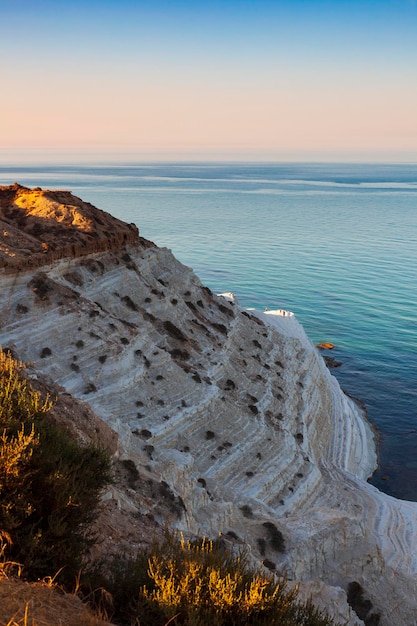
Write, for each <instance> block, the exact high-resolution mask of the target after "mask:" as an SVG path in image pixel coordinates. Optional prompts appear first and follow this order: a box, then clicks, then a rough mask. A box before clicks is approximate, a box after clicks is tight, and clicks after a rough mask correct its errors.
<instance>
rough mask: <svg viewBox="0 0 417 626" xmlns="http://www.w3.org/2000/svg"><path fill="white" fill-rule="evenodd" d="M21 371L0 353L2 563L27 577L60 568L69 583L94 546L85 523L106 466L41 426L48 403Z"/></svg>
mask: <svg viewBox="0 0 417 626" xmlns="http://www.w3.org/2000/svg"><path fill="white" fill-rule="evenodd" d="M23 370H24V367H23V364H20V363H17V362H16V361H15V360H14V359H13V358H12V357H11V356H10V355H6V354H5V353H4V352H3V351H1V349H0V427H1V432H0V496H1V497H0V532H2V533H7V534H8V535H10V537H11V541H12V544H11V547H10V549H9V556H10V558H11V559H14V560H16V561H18V562H20V563H22V564H23V566H24V569H25V573H26V576H27V577H29V578H38V577H43V576H51V575H54V574H55V573H56V572H57V571H58V570H59V569H60V568H64V571H63V578H64V579H65V578H66V579H70V578H71V579H72V578H73V577H74V576H75V575H76V574H77V572H78V570H79V568H80V565H81V563H82V559H83V555H84V553H85V551H86V549H87V548H88V547H89V546H90V545H91V544H92V543H93V541H94V537H93V536H92V535H91V533H90V532H89V530H88V524H89V522H91V521H92V520H93V518H94V514H95V509H96V506H97V504H98V502H99V498H100V492H101V489H102V487H103V486H104V485H105V484H106V483H108V482H109V481H110V460H109V457H108V455H107V454H106V453H104V452H103V451H102V450H100V449H98V448H97V447H95V446H92V445H89V446H86V447H80V446H79V445H78V443H76V442H75V441H74V440H73V439H71V437H70V435H69V434H68V433H67V432H66V431H65V430H64V429H63V428H62V427H59V426H57V425H56V424H54V423H53V422H52V420H51V419H50V418H49V419H48V417H49V416H48V413H49V411H50V409H51V408H52V403H51V401H50V399H49V398H46V399H42V397H41V395H40V393H39V392H37V391H34V390H33V388H32V387H31V385H30V383H29V382H28V381H27V380H26V379H25V377H24V373H23Z"/></svg>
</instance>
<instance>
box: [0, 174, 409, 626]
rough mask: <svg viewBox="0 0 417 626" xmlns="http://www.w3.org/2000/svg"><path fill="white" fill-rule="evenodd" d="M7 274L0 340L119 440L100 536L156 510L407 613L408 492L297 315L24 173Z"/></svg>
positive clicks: (374, 609)
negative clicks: (217, 279)
mask: <svg viewBox="0 0 417 626" xmlns="http://www.w3.org/2000/svg"><path fill="white" fill-rule="evenodd" d="M0 290H1V300H0V344H1V345H2V346H3V349H5V348H8V349H9V350H11V351H12V353H13V354H14V355H15V356H16V357H18V358H19V359H21V360H23V361H25V362H26V363H28V364H29V372H30V374H31V376H32V379H33V381H34V384H36V385H37V387H38V388H42V389H45V390H49V392H50V393H52V395H53V397H55V398H56V399H57V402H56V405H55V416H56V419H63V420H65V423H66V424H67V425H68V426H69V427H70V428H71V429H72V430H73V432H74V433H75V434H76V436H77V437H79V438H80V439H82V440H95V441H99V442H100V443H101V444H102V445H103V446H105V447H106V448H107V449H108V450H109V451H110V453H111V454H112V457H113V460H114V467H115V474H116V482H115V484H114V485H112V486H111V488H109V490H108V491H107V492H106V493H105V494H104V495H103V502H102V511H101V514H100V515H101V517H100V519H99V520H98V522H97V523H98V524H99V527H100V530H101V536H102V543H101V545H100V546H99V548H100V549H101V550H106V551H111V550H118V549H121V548H123V549H126V548H131V549H134V548H135V547H137V546H138V545H141V544H143V543H144V542H146V541H149V540H150V539H151V538H152V536H153V534H154V533H158V529H160V528H161V527H163V525H164V524H165V523H168V524H169V525H171V526H172V527H175V528H178V529H181V530H184V531H185V532H187V533H192V534H195V535H203V534H204V535H207V536H210V537H217V536H218V534H219V533H221V534H222V535H223V537H224V540H225V541H226V542H228V543H230V545H231V546H233V545H234V544H238V545H240V544H242V543H245V544H247V545H248V546H249V548H250V551H251V555H252V557H253V559H254V560H255V561H256V562H258V563H263V564H264V566H265V567H267V568H268V569H269V570H270V571H271V572H278V573H284V572H285V573H286V574H287V576H288V578H289V579H292V580H294V581H300V582H301V583H302V584H301V589H302V593H303V594H305V595H309V594H312V595H313V597H314V600H315V602H317V603H318V604H320V603H321V605H322V606H325V607H326V608H327V609H328V610H329V611H330V613H331V614H332V615H333V616H334V617H335V618H336V619H339V620H340V621H341V623H343V624H349V625H350V626H354V625H359V624H363V623H365V624H368V625H371V624H378V623H379V624H381V626H399V625H407V626H411V625H412V624H416V623H417V593H416V592H417V553H416V546H417V505H416V504H414V503H409V502H403V501H398V500H395V499H394V498H391V497H389V496H387V495H385V494H382V493H380V492H379V491H378V490H377V489H376V488H374V487H373V486H371V485H369V484H368V483H367V482H366V480H367V478H368V477H369V476H370V475H371V474H372V472H373V471H374V469H375V467H376V463H377V459H376V451H375V441H374V435H373V432H372V429H371V427H370V425H369V424H368V422H367V420H366V416H365V414H364V412H363V410H362V408H361V407H360V406H359V405H358V404H357V403H355V401H354V400H352V399H351V398H349V397H348V396H346V395H345V394H344V393H343V392H342V391H341V389H340V387H339V385H338V383H337V381H336V379H335V378H334V377H333V376H332V375H331V374H330V372H329V369H328V368H327V367H326V364H325V362H324V360H323V358H322V356H321V354H320V353H319V351H318V349H316V348H315V347H314V346H313V345H312V344H311V342H310V341H309V339H308V338H307V336H306V334H305V332H304V330H303V328H302V327H301V325H300V324H299V323H298V322H297V320H296V318H295V316H294V315H292V314H289V313H287V312H284V311H265V312H257V311H247V310H244V309H243V308H241V307H240V306H239V304H238V303H237V302H236V301H235V299H234V297H233V295H232V294H224V295H222V296H218V295H215V294H213V293H212V292H211V291H210V289H208V288H207V287H205V286H203V285H202V284H201V283H200V281H199V279H198V278H197V277H196V276H195V274H194V273H193V272H192V270H191V269H190V268H187V267H185V266H184V265H182V264H181V263H179V262H178V261H177V260H176V259H175V258H174V257H173V255H172V253H171V252H170V251H169V250H167V249H162V248H158V247H157V246H155V245H154V244H153V243H151V242H149V241H147V240H145V239H143V238H141V237H140V236H139V232H138V230H137V228H136V226H134V225H132V224H125V223H123V222H121V221H119V220H117V219H115V218H113V217H112V216H110V215H109V214H107V213H105V212H104V211H100V210H99V209H96V208H94V207H92V206H91V205H90V204H88V203H85V202H83V201H82V200H80V199H79V198H76V197H75V196H73V195H72V194H71V193H70V192H68V191H43V190H41V189H38V188H37V189H34V190H30V189H27V188H25V187H22V186H20V185H17V184H15V185H11V186H7V187H0ZM348 600H349V604H350V605H351V606H352V607H354V609H355V611H354V610H353V609H351V608H350V607H349V605H348Z"/></svg>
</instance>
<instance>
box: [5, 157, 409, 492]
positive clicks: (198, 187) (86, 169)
mask: <svg viewBox="0 0 417 626" xmlns="http://www.w3.org/2000/svg"><path fill="white" fill-rule="evenodd" d="M15 181H17V182H19V183H21V184H23V185H26V186H30V187H35V186H40V187H42V188H47V189H68V190H71V191H72V192H73V193H74V194H75V195H77V196H79V197H81V198H82V199H84V200H86V201H88V202H91V203H92V204H94V205H95V206H97V207H99V208H101V209H103V210H105V211H108V212H110V213H112V214H113V215H114V216H116V217H118V218H120V219H122V220H125V221H127V222H134V223H135V224H136V225H137V226H138V227H139V230H140V233H141V235H142V236H143V237H145V238H147V239H150V240H152V241H154V242H155V243H156V244H157V245H158V246H165V247H168V248H170V249H171V250H172V251H173V253H174V254H175V256H176V257H177V258H178V259H179V260H180V261H181V262H182V263H184V264H185V265H187V266H190V267H192V268H193V269H194V271H195V273H196V274H197V275H198V276H199V277H200V279H201V280H202V282H203V283H204V284H205V285H207V286H208V287H210V288H211V289H212V290H213V291H214V292H216V293H223V292H233V293H234V294H235V296H236V297H237V299H238V300H239V302H240V304H241V305H243V306H244V307H248V308H250V307H255V308H257V309H261V310H263V309H265V307H268V308H269V309H287V310H290V311H293V312H294V313H295V314H296V316H297V318H298V319H299V321H300V322H301V323H302V324H303V326H304V328H305V330H306V332H307V334H308V335H309V337H310V339H311V341H312V342H313V343H314V344H317V343H320V342H330V343H332V344H334V346H335V347H334V349H332V350H331V351H330V350H329V351H327V352H326V353H325V354H326V355H328V356H332V357H333V358H334V359H335V360H336V361H337V362H339V363H341V365H340V366H339V367H337V368H333V369H332V374H333V375H334V376H336V378H337V379H338V380H339V383H340V385H341V387H342V389H343V390H344V391H346V392H347V393H348V394H350V395H352V396H354V397H356V398H358V399H360V400H361V401H362V402H363V403H364V404H365V406H366V409H367V412H368V417H369V420H370V421H371V423H372V424H373V425H374V427H375V430H376V433H377V440H378V449H379V468H378V469H377V471H376V472H375V474H374V475H373V477H372V478H371V479H370V482H371V483H372V484H373V485H375V486H377V487H378V488H379V489H381V490H382V491H384V492H386V493H388V494H391V495H393V496H396V497H398V498H401V499H408V500H413V501H417V164H399V163H398V164H369V163H368V164H359V163H358V164H352V163H349V164H335V163H332V164H326V163H146V164H145V163H125V164H121V163H117V164H116V163H115V164H93V163H90V164H82V165H59V164H50V165H38V166H31V165H24V166H23V165H13V164H8V165H7V166H6V165H0V184H11V183H13V182H15Z"/></svg>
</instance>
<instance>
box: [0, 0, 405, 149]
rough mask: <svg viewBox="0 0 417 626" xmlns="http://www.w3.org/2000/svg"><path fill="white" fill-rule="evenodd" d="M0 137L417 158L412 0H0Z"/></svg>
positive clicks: (102, 145)
mask: <svg viewBox="0 0 417 626" xmlns="http://www.w3.org/2000/svg"><path fill="white" fill-rule="evenodd" d="M0 21H1V23H2V37H1V39H0V69H1V72H2V82H3V85H4V86H5V92H6V96H7V97H6V99H3V98H2V99H1V101H0V138H2V139H0V151H2V152H3V153H4V151H6V152H7V151H8V150H11V151H12V152H13V151H14V152H15V153H16V154H17V153H19V151H25V150H29V151H32V152H35V151H40V152H42V151H43V150H46V151H48V150H49V151H60V152H64V153H65V152H66V151H67V152H71V153H72V154H75V155H76V154H77V152H78V153H81V152H82V153H86V152H91V153H100V154H101V155H102V156H103V157H105V156H106V155H108V156H109V158H111V157H112V155H116V154H118V155H120V157H121V158H122V157H123V155H126V156H135V157H137V158H141V157H143V158H148V157H151V156H153V157H154V158H222V157H224V158H242V159H267V160H270V159H286V160H287V159H291V158H297V159H299V158H304V157H306V158H318V159H322V158H326V156H327V158H329V159H338V160H340V159H343V157H345V158H346V159H349V160H351V159H361V158H367V159H368V158H371V159H372V158H375V159H378V160H381V159H382V160H391V159H392V160H398V159H405V160H410V159H411V160H416V159H417V113H416V111H417V4H416V2H415V1H414V0H396V1H394V0H390V1H388V0H379V1H378V2H376V1H375V2H371V1H369V0H363V1H361V2H359V1H356V0H353V1H350V2H344V1H341V2H338V1H337V0H333V2H324V1H315V0H304V1H302V0H294V1H292V2H287V1H284V2H281V1H279V0H276V1H275V2H272V1H263V0H260V1H249V0H247V1H246V2H245V1H238V0H236V1H233V2H232V1H227V0H224V1H223V2H216V1H207V2H198V1H197V0H196V1H195V2H175V1H171V2H168V1H158V0H154V1H153V2H142V1H140V0H139V1H136V2H134V1H133V0H131V1H129V0H119V1H117V2H110V1H109V0H107V1H106V0H104V1H101V2H96V1H95V0H84V1H79V0H75V1H73V2H71V3H68V2H61V1H60V0H55V1H53V2H52V1H50V2H49V1H48V2H47V1H44V2H42V1H41V2H38V1H36V0H33V1H29V0H0Z"/></svg>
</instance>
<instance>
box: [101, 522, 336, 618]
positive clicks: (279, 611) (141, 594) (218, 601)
mask: <svg viewBox="0 0 417 626" xmlns="http://www.w3.org/2000/svg"><path fill="white" fill-rule="evenodd" d="M111 572H112V573H111V576H110V580H108V581H107V582H106V584H107V585H108V590H109V591H110V593H111V594H112V597H113V600H114V603H115V609H116V615H115V616H113V620H115V618H116V619H117V620H119V619H120V621H121V623H129V624H134V623H135V624H139V623H140V624H141V626H165V625H166V624H167V623H170V624H176V625H179V624H181V625H183V626H205V625H208V624H210V626H249V625H251V626H331V624H332V622H331V621H330V620H329V619H328V618H327V617H326V616H325V615H323V614H322V613H320V612H319V611H317V610H316V609H314V608H313V607H312V606H311V605H301V604H298V603H297V590H296V589H293V590H288V589H287V586H286V582H285V580H284V579H283V578H281V579H279V580H278V581H277V580H272V579H270V578H269V577H267V576H265V575H264V574H262V573H260V572H258V571H253V570H251V569H250V567H249V565H248V558H247V555H246V553H245V552H244V551H242V552H241V553H240V554H232V553H231V552H230V551H228V550H227V549H225V546H224V544H223V543H222V542H221V541H208V540H207V539H202V540H199V541H196V542H191V541H185V540H184V539H181V540H180V541H178V538H177V537H176V536H172V535H169V534H168V533H167V534H166V537H165V540H164V541H163V542H162V543H161V544H159V545H157V544H155V545H154V546H153V548H152V550H151V551H150V553H148V554H146V553H144V552H141V553H139V555H138V557H137V558H136V559H135V560H126V559H124V558H123V557H117V558H116V559H115V560H114V561H113V564H112V568H111Z"/></svg>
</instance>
